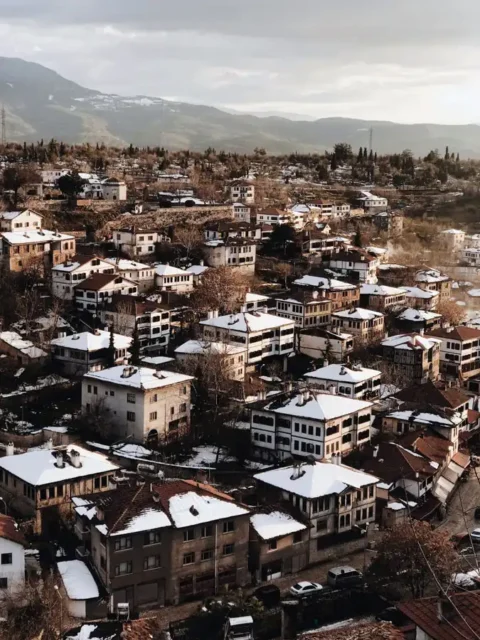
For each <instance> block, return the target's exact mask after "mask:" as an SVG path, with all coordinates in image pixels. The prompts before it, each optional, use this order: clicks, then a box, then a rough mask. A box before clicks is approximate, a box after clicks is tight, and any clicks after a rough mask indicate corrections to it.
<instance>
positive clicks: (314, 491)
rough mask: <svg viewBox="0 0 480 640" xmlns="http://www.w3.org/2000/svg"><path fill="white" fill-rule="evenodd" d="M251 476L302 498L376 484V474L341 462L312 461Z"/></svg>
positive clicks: (337, 492) (316, 496) (317, 496)
mask: <svg viewBox="0 0 480 640" xmlns="http://www.w3.org/2000/svg"><path fill="white" fill-rule="evenodd" d="M254 478H255V479H256V480H259V481H260V482H264V483H265V484H269V485H272V486H274V487H277V488H278V489H282V490H283V491H288V492H289V493H294V494H295V495H299V496H302V497H304V498H319V497H321V496H328V495H332V494H339V493H342V491H344V490H345V489H347V488H349V487H351V488H354V489H360V488H361V487H364V486H366V485H370V484H376V483H377V482H378V478H376V477H375V476H372V475H370V474H367V473H364V472H363V471H357V470H356V469H352V468H351V467H347V466H345V465H343V464H334V463H332V462H315V463H314V464H302V465H300V466H298V467H295V466H289V467H281V468H279V469H272V470H270V471H263V472H262V473H257V474H256V475H255V476H254Z"/></svg>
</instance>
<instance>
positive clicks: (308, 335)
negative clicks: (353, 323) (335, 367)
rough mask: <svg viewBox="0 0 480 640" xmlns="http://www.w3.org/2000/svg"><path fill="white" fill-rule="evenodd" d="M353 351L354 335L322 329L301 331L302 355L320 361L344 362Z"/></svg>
mask: <svg viewBox="0 0 480 640" xmlns="http://www.w3.org/2000/svg"><path fill="white" fill-rule="evenodd" d="M352 351H353V335H352V334H351V333H342V332H341V331H339V330H335V329H332V330H330V331H329V330H327V329H322V328H320V327H317V328H310V329H303V331H300V353H303V354H304V355H306V356H308V357H310V358H314V359H318V358H326V359H327V360H328V361H330V362H331V361H334V362H343V361H344V360H345V359H346V358H347V356H348V355H349V354H350V353H351V352H352Z"/></svg>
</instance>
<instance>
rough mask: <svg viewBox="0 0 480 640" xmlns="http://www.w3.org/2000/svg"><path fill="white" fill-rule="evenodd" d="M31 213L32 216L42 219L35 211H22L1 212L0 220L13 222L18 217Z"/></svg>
mask: <svg viewBox="0 0 480 640" xmlns="http://www.w3.org/2000/svg"><path fill="white" fill-rule="evenodd" d="M26 212H28V213H33V215H34V216H38V217H39V218H42V217H43V216H42V215H41V214H40V213H37V212H36V211H31V210H30V209H23V211H3V212H2V213H0V220H15V218H18V216H20V215H22V213H26Z"/></svg>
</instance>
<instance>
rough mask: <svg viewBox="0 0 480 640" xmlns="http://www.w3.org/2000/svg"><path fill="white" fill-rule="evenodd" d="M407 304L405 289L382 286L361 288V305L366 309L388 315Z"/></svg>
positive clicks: (372, 285) (369, 285) (364, 285)
mask: <svg viewBox="0 0 480 640" xmlns="http://www.w3.org/2000/svg"><path fill="white" fill-rule="evenodd" d="M405 303H406V294H405V290H404V289H398V288H396V287H387V286H385V285H380V284H362V286H361V287H360V304H361V306H362V307H364V308H365V309H374V310H375V311H381V312H382V313H388V312H389V311H394V310H395V309H399V308H401V307H404V306H405Z"/></svg>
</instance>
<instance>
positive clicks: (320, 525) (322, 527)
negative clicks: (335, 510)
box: [317, 520, 328, 533]
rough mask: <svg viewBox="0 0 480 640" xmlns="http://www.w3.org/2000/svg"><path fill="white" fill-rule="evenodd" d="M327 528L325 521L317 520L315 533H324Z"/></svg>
mask: <svg viewBox="0 0 480 640" xmlns="http://www.w3.org/2000/svg"><path fill="white" fill-rule="evenodd" d="M327 528H328V521H327V520H317V533H320V532H321V531H326V530H327Z"/></svg>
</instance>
